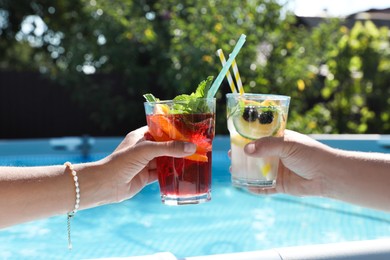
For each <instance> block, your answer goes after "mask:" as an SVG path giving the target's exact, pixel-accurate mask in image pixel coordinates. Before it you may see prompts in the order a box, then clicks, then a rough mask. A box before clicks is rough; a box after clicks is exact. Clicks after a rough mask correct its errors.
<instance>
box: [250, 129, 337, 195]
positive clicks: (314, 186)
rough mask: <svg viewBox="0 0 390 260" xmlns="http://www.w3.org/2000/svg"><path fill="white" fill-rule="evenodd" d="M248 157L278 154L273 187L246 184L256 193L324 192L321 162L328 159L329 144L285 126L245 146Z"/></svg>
mask: <svg viewBox="0 0 390 260" xmlns="http://www.w3.org/2000/svg"><path fill="white" fill-rule="evenodd" d="M244 149H245V153H246V154H247V155H248V156H252V157H268V156H276V157H279V158H280V163H279V171H278V176H277V181H276V187H275V188H272V189H262V188H250V189H249V190H250V191H251V192H254V193H259V194H273V193H287V194H291V195H295V196H308V195H318V196H322V195H324V192H325V191H324V187H323V185H324V173H323V172H322V169H323V166H324V165H326V164H328V163H331V161H329V160H330V157H329V156H327V154H328V151H329V149H330V148H329V147H327V146H325V145H323V144H321V143H320V142H318V141H315V140H314V139H312V138H310V137H308V136H306V135H302V134H299V133H297V132H294V131H289V130H285V134H284V137H264V138H261V139H259V140H256V141H254V142H252V143H249V144H247V145H246V146H245V148H244Z"/></svg>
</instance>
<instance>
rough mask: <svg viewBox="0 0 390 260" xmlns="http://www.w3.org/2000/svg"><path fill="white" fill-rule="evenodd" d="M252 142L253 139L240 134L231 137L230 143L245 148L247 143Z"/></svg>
mask: <svg viewBox="0 0 390 260" xmlns="http://www.w3.org/2000/svg"><path fill="white" fill-rule="evenodd" d="M251 141H252V140H251V139H248V138H245V137H243V136H241V135H239V134H235V135H233V136H231V137H230V142H231V143H232V145H236V146H238V147H240V148H243V147H244V146H245V145H246V144H247V143H249V142H251Z"/></svg>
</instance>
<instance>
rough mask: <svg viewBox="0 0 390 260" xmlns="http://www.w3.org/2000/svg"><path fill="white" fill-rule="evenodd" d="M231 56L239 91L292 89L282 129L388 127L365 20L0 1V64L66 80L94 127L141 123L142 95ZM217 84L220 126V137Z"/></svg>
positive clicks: (255, 9)
mask: <svg viewBox="0 0 390 260" xmlns="http://www.w3.org/2000/svg"><path fill="white" fill-rule="evenodd" d="M242 33H244V34H246V35H247V42H246V43H245V45H244V47H243V48H242V50H241V52H240V54H239V55H238V57H237V63H238V65H239V69H240V74H241V77H242V81H243V82H244V85H245V90H246V91H247V92H261V93H279V94H285V95H290V96H291V97H292V103H291V110H290V116H289V123H288V127H289V128H291V129H295V130H298V131H301V132H304V133H347V132H349V133H386V132H389V130H390V125H389V112H388V109H387V108H388V106H389V105H390V101H389V96H390V95H389V87H388V86H389V84H388V83H389V73H390V72H389V70H390V66H389V64H390V57H389V48H388V44H389V36H388V33H387V30H386V29H378V28H375V26H373V25H372V24H370V23H366V24H364V25H359V24H357V25H356V26H355V27H354V28H353V29H352V30H348V29H346V28H345V27H342V26H341V25H340V21H338V20H328V21H326V22H325V23H323V24H321V25H320V26H319V27H318V28H314V29H312V30H308V29H307V28H303V27H297V26H295V19H294V16H292V15H291V14H289V13H286V12H285V11H284V10H283V6H281V5H280V4H279V3H278V2H277V1H272V0H270V1H267V0H254V1H222V0H210V1H206V0H200V1H189V0H186V1H173V0H164V1H162V0H144V1H133V0H121V1H119V0H116V1H98V0H88V1H86V0H78V1H64V0H57V1H47V0H46V1H29V2H25V1H17V0H14V1H10V0H8V1H7V0H2V1H0V49H1V50H2V51H0V69H3V70H4V69H8V70H9V69H12V70H15V69H18V70H37V71H40V72H41V73H43V74H45V75H47V76H48V77H50V78H51V79H53V80H54V81H56V82H57V83H59V84H61V85H62V86H64V87H66V88H68V89H69V90H70V91H71V92H72V93H73V97H74V99H75V100H77V102H78V104H80V106H81V108H83V109H85V110H87V111H88V112H89V114H90V117H91V118H92V119H93V120H94V121H95V122H97V124H98V125H99V127H100V128H101V129H102V131H104V130H107V129H112V128H117V127H122V128H124V129H125V130H124V131H123V133H125V132H127V131H128V130H129V129H132V128H134V127H137V126H140V125H143V124H145V116H144V113H143V106H142V102H143V98H142V94H144V93H147V92H152V93H153V94H155V95H156V96H158V97H160V98H162V99H166V98H172V97H173V96H175V95H177V94H181V93H189V92H192V91H193V90H194V89H195V87H196V86H197V84H198V83H199V82H200V81H201V80H203V79H205V78H206V77H207V76H208V75H214V76H216V75H217V74H218V72H219V70H220V69H221V65H220V62H219V59H218V57H217V56H216V55H215V52H216V50H217V49H219V48H221V49H223V51H224V52H225V54H228V53H230V52H231V51H232V49H233V47H234V45H235V43H236V42H235V41H236V40H237V39H238V37H239V35H240V34H242ZM228 91H229V87H228V86H227V85H226V82H224V85H223V86H221V89H220V92H219V93H218V95H217V98H218V99H219V101H220V102H218V107H217V111H218V112H217V114H218V116H217V133H219V134H222V133H227V128H226V121H225V105H224V103H225V100H224V94H225V93H226V92H228Z"/></svg>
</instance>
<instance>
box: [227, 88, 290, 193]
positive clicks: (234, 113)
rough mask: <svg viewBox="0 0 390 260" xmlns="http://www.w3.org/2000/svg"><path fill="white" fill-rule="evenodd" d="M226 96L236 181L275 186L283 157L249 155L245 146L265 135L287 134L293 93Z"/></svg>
mask: <svg viewBox="0 0 390 260" xmlns="http://www.w3.org/2000/svg"><path fill="white" fill-rule="evenodd" d="M226 98H227V124H228V129H229V133H230V146H231V166H232V168H231V173H232V183H233V184H234V185H236V186H241V187H248V186H255V187H261V188H270V187H275V184H276V176H277V172H278V165H279V158H276V157H268V158H255V157H250V156H247V155H246V154H245V152H244V146H245V145H246V144H247V143H249V142H252V141H253V140H256V139H259V138H261V137H265V136H283V134H284V129H285V127H286V122H287V114H288V108H289V103H290V97H288V96H281V95H263V94H242V95H241V94H236V93H230V94H227V95H226Z"/></svg>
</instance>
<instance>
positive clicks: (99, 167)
mask: <svg viewBox="0 0 390 260" xmlns="http://www.w3.org/2000/svg"><path fill="white" fill-rule="evenodd" d="M107 168H108V167H107V160H104V159H103V160H100V161H96V162H91V163H84V164H77V165H74V169H75V170H76V171H77V175H78V182H79V186H80V209H87V208H92V207H96V206H100V205H104V204H108V203H112V202H113V200H112V194H111V193H112V187H109V185H110V183H109V182H108V181H107V178H106V177H107V174H110V173H109V172H108V170H107Z"/></svg>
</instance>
